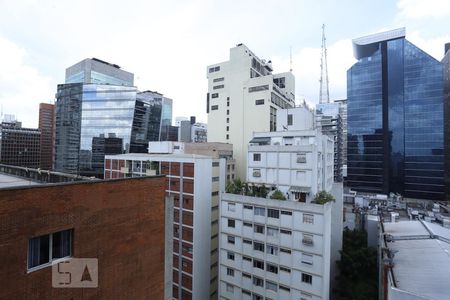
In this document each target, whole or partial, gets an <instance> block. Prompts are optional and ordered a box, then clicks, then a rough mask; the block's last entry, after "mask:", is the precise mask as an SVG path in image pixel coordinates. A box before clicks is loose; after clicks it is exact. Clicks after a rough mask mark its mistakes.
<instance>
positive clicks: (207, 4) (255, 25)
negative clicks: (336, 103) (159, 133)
mask: <svg viewBox="0 0 450 300" xmlns="http://www.w3.org/2000/svg"><path fill="white" fill-rule="evenodd" d="M322 24H325V25H326V29H325V30H326V37H327V48H328V52H327V53H328V72H329V82H330V84H329V90H330V97H331V99H342V98H345V97H346V71H347V69H348V68H350V67H351V66H352V64H354V63H355V59H354V58H353V52H352V43H351V40H352V39H354V38H357V37H361V36H365V35H368V34H372V33H376V32H381V31H385V30H390V29H395V28H399V27H406V38H407V39H408V40H409V41H411V42H412V43H414V44H416V45H417V46H418V47H420V48H421V49H423V50H424V51H426V52H428V53H429V54H430V55H431V56H433V57H434V58H436V59H438V60H441V59H442V57H443V55H444V44H445V43H446V42H450V1H448V0H398V1H394V0H376V1H375V0H370V1H367V0H339V1H337V0H334V1H327V0H310V1H303V0H293V1H288V0H277V1H273V0H245V1H244V0H226V1H225V0H222V1H218V0H217V1H215V0H184V1H182V0H179V1H177V0H164V1H156V0H152V1H134V0H128V1H116V0H78V1H69V0H0V108H1V111H2V113H3V114H14V115H16V118H17V119H19V120H20V121H22V123H23V126H26V127H37V125H38V110H39V103H41V102H45V103H54V101H55V93H56V86H57V84H59V83H64V74H65V69H66V68H67V67H69V66H71V65H73V64H75V63H77V62H79V61H81V60H83V59H85V58H91V57H97V58H100V59H102V60H105V61H108V62H111V63H114V64H118V65H120V66H121V67H122V68H123V69H124V70H127V71H129V72H132V73H134V74H135V85H136V86H137V87H138V89H139V90H153V91H158V92H160V93H163V94H164V95H165V96H166V97H169V98H172V99H173V101H174V102H173V119H174V120H175V117H177V116H186V117H188V116H191V115H195V116H197V120H199V121H203V122H206V120H207V117H206V92H207V79H206V67H207V66H208V65H210V64H214V63H219V62H222V61H226V60H228V58H229V49H230V48H232V47H234V46H235V45H236V44H239V43H244V44H246V45H247V46H248V47H249V48H250V49H251V50H252V51H253V52H254V53H255V54H256V55H257V56H258V57H260V58H262V59H266V60H272V63H273V67H274V73H278V72H280V73H281V72H285V71H288V70H289V68H290V49H292V68H293V73H294V75H295V77H296V99H297V102H298V103H300V101H302V100H303V99H305V101H306V102H307V103H308V104H310V105H314V104H315V103H317V102H318V98H319V79H320V47H321V41H322V28H321V27H322Z"/></svg>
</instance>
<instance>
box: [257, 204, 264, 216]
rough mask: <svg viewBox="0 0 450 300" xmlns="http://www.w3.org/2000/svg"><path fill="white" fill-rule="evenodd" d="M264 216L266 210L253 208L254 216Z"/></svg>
mask: <svg viewBox="0 0 450 300" xmlns="http://www.w3.org/2000/svg"><path fill="white" fill-rule="evenodd" d="M265 215H266V209H265V208H264V207H257V206H255V216H263V217H264V216H265Z"/></svg>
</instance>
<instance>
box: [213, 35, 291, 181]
mask: <svg viewBox="0 0 450 300" xmlns="http://www.w3.org/2000/svg"><path fill="white" fill-rule="evenodd" d="M272 71H273V69H272V62H271V61H265V60H263V59H260V58H258V57H257V56H256V55H255V54H254V53H253V52H252V51H250V50H249V49H248V48H247V47H246V46H245V45H243V44H238V45H237V46H236V47H234V48H231V49H230V59H229V60H228V61H226V62H222V63H218V64H214V65H210V66H208V68H207V77H208V94H207V103H206V106H207V107H206V111H207V113H208V142H223V143H230V144H233V153H234V156H235V159H236V165H237V176H238V177H240V178H242V179H243V178H245V177H246V165H247V158H246V157H247V146H248V142H249V141H250V140H251V139H252V134H253V132H264V131H275V130H276V127H277V117H276V116H277V110H279V109H284V108H290V107H294V105H295V101H294V99H295V95H294V93H295V79H294V75H292V73H291V72H286V73H281V74H272Z"/></svg>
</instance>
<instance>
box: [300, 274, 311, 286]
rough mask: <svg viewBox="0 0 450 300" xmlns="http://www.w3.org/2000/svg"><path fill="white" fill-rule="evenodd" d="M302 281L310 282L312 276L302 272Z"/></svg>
mask: <svg viewBox="0 0 450 300" xmlns="http://www.w3.org/2000/svg"><path fill="white" fill-rule="evenodd" d="M302 282H304V283H308V284H312V276H311V275H309V274H305V273H302Z"/></svg>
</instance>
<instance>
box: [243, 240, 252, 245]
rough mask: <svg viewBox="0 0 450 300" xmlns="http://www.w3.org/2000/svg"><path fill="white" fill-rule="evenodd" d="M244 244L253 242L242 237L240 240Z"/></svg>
mask: <svg viewBox="0 0 450 300" xmlns="http://www.w3.org/2000/svg"><path fill="white" fill-rule="evenodd" d="M242 242H243V243H244V244H250V245H251V244H253V242H252V241H251V240H248V239H244V240H243V241H242Z"/></svg>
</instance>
